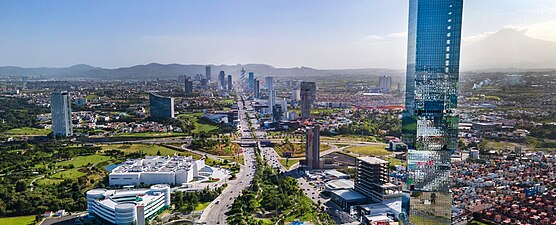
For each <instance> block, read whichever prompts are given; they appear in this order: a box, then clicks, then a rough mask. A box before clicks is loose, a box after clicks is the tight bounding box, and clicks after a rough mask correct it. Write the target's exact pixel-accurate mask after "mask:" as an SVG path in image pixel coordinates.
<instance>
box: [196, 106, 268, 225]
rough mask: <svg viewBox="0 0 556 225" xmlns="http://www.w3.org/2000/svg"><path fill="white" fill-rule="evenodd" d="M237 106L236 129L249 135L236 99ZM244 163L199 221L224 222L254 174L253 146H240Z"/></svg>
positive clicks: (243, 115) (245, 119)
mask: <svg viewBox="0 0 556 225" xmlns="http://www.w3.org/2000/svg"><path fill="white" fill-rule="evenodd" d="M238 106H239V109H240V110H239V112H238V114H239V115H238V117H239V125H238V130H240V131H241V134H242V137H249V136H250V135H251V133H250V132H251V131H249V130H248V129H247V128H248V122H247V121H248V119H249V118H247V117H246V116H245V110H243V105H242V102H241V100H240V101H238ZM242 149H243V160H244V163H243V165H242V166H241V167H240V172H239V173H238V174H236V177H237V179H235V180H230V181H228V187H227V188H226V189H224V191H223V192H222V194H220V196H219V197H218V198H216V199H215V200H214V201H212V202H211V203H210V204H209V205H208V206H207V208H206V209H205V210H204V211H203V214H201V217H200V218H199V221H201V222H204V223H206V224H226V212H228V211H229V209H230V207H231V206H232V203H233V202H234V200H235V199H236V198H237V197H238V196H239V194H241V192H242V191H243V190H244V189H245V188H247V187H249V185H250V184H251V181H252V180H253V175H254V174H255V170H256V169H257V168H256V160H255V149H254V148H242Z"/></svg>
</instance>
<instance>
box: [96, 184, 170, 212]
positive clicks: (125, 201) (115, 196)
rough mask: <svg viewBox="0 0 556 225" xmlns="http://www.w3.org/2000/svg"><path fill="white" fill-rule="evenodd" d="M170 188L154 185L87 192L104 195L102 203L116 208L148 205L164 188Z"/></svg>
mask: <svg viewBox="0 0 556 225" xmlns="http://www.w3.org/2000/svg"><path fill="white" fill-rule="evenodd" d="M166 188H168V189H169V188H170V186H168V185H160V184H159V185H154V186H152V187H151V189H135V190H105V189H93V190H90V191H88V192H87V195H96V196H100V195H102V196H103V197H102V198H101V199H99V200H98V201H99V203H101V204H102V205H104V206H106V207H109V208H112V209H115V208H116V207H118V208H122V207H135V205H147V204H148V203H150V202H152V201H153V200H155V199H157V198H158V197H159V196H160V195H162V194H164V193H162V192H163V191H164V189H166Z"/></svg>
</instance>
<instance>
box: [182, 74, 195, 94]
mask: <svg viewBox="0 0 556 225" xmlns="http://www.w3.org/2000/svg"><path fill="white" fill-rule="evenodd" d="M184 85H185V88H184V89H185V94H191V93H193V81H192V80H191V77H187V78H185V83H184Z"/></svg>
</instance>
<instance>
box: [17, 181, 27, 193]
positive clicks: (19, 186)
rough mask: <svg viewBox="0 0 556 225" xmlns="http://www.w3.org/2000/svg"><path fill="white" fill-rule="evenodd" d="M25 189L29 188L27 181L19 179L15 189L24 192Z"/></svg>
mask: <svg viewBox="0 0 556 225" xmlns="http://www.w3.org/2000/svg"><path fill="white" fill-rule="evenodd" d="M25 189H27V184H26V183H25V181H24V180H18V181H17V182H16V183H15V191H17V192H24V191H25Z"/></svg>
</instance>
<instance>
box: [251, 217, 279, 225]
mask: <svg viewBox="0 0 556 225" xmlns="http://www.w3.org/2000/svg"><path fill="white" fill-rule="evenodd" d="M254 219H255V221H257V222H260V223H261V224H262V225H273V224H274V223H273V222H272V220H270V219H266V218H254Z"/></svg>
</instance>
